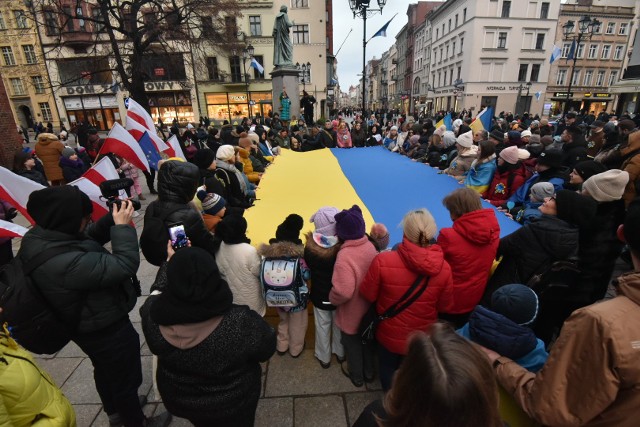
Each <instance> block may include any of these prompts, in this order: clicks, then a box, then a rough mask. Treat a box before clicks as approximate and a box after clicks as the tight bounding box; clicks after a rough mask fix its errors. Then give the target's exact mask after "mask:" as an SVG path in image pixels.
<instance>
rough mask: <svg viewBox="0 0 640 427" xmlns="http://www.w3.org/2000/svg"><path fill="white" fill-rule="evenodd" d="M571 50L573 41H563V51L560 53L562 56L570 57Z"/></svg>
mask: <svg viewBox="0 0 640 427" xmlns="http://www.w3.org/2000/svg"><path fill="white" fill-rule="evenodd" d="M570 50H571V43H563V44H562V53H561V54H560V58H568V57H569V51H570Z"/></svg>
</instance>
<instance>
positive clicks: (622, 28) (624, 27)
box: [618, 22, 629, 36]
mask: <svg viewBox="0 0 640 427" xmlns="http://www.w3.org/2000/svg"><path fill="white" fill-rule="evenodd" d="M628 31H629V24H627V23H626V22H621V23H620V29H619V30H618V34H619V35H621V36H626V35H627V32H628Z"/></svg>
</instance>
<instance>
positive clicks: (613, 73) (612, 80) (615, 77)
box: [609, 70, 618, 86]
mask: <svg viewBox="0 0 640 427" xmlns="http://www.w3.org/2000/svg"><path fill="white" fill-rule="evenodd" d="M617 81H618V70H611V73H609V86H613V85H614V84H616V82H617Z"/></svg>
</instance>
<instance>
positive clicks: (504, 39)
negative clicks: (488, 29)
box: [498, 32, 507, 49]
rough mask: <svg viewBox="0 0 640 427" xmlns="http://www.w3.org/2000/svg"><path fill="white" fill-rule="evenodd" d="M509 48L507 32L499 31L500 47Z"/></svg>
mask: <svg viewBox="0 0 640 427" xmlns="http://www.w3.org/2000/svg"><path fill="white" fill-rule="evenodd" d="M506 48H507V33H505V32H499V33H498V49H506Z"/></svg>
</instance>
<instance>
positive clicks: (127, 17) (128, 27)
mask: <svg viewBox="0 0 640 427" xmlns="http://www.w3.org/2000/svg"><path fill="white" fill-rule="evenodd" d="M121 16H122V27H123V29H124V31H126V32H128V33H131V32H132V31H133V28H134V25H135V15H134V14H133V13H131V9H129V8H128V7H125V8H123V9H122V12H121Z"/></svg>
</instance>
